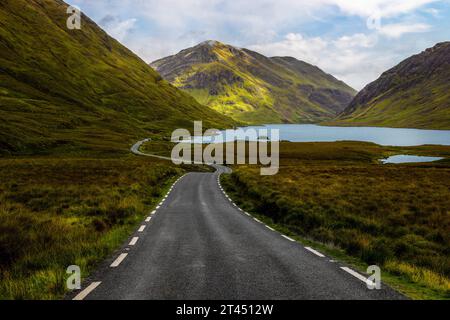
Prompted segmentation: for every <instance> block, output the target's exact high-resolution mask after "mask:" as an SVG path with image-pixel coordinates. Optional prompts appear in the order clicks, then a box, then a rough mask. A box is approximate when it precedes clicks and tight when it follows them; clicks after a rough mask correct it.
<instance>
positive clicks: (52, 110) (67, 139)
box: [0, 0, 234, 154]
mask: <svg viewBox="0 0 450 320" xmlns="http://www.w3.org/2000/svg"><path fill="white" fill-rule="evenodd" d="M66 8H67V4H66V3H64V2H63V1H60V0H1V1H0V119H1V121H0V153H11V154H17V153H41V152H50V151H51V150H53V151H58V152H62V151H71V152H72V151H73V152H80V150H81V151H89V150H104V151H106V152H108V151H110V150H117V149H121V150H125V151H126V150H127V148H128V146H129V145H130V143H132V142H134V141H136V140H137V138H142V137H147V136H149V135H151V134H152V133H159V132H167V131H170V130H171V129H174V128H178V127H183V128H186V127H189V126H191V123H192V120H204V121H205V122H206V124H205V125H206V126H214V127H217V126H219V127H220V126H222V127H223V126H230V125H233V123H234V122H233V121H231V119H228V118H226V117H224V116H222V115H221V114H219V113H217V112H214V111H212V110H210V109H208V108H206V107H205V106H202V105H200V104H199V103H198V102H196V101H195V99H193V98H192V97H190V96H189V95H187V94H186V93H184V92H182V91H181V90H178V89H176V88H174V87H173V86H172V85H170V84H169V83H168V82H166V81H164V80H163V79H162V78H161V76H160V75H159V74H158V73H156V72H155V71H154V70H153V69H152V68H151V67H149V66H148V65H147V64H146V63H145V62H144V61H142V60H141V59H140V58H139V57H137V56H136V55H134V54H133V53H132V52H131V51H129V50H128V49H127V48H125V47H124V46H122V45H121V44H120V43H119V42H117V41H116V40H114V39H113V38H111V37H109V36H108V35H107V34H106V33H105V32H104V31H103V30H101V29H100V28H99V27H98V26H97V25H96V24H95V23H94V22H92V21H91V20H90V19H89V18H88V17H86V16H84V15H83V17H82V27H81V30H69V29H68V28H67V27H66V20H67V18H68V17H69V16H68V14H67V13H66Z"/></svg>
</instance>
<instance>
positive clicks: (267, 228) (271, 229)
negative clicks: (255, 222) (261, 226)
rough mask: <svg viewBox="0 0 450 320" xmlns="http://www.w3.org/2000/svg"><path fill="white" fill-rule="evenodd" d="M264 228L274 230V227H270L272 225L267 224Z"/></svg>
mask: <svg viewBox="0 0 450 320" xmlns="http://www.w3.org/2000/svg"><path fill="white" fill-rule="evenodd" d="M266 228H267V229H269V230H272V231H275V229H274V228H272V227H269V226H268V225H266Z"/></svg>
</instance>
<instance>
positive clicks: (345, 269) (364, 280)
mask: <svg viewBox="0 0 450 320" xmlns="http://www.w3.org/2000/svg"><path fill="white" fill-rule="evenodd" d="M341 269H342V270H344V271H345V272H347V273H350V274H351V275H352V276H354V277H355V278H357V279H359V280H361V281H362V282H364V283H366V284H368V285H374V284H373V282H372V281H370V280H369V279H367V278H366V277H364V276H362V275H360V274H359V273H358V272H356V271H353V270H352V269H350V268H347V267H341Z"/></svg>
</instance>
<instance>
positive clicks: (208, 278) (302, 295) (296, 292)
mask: <svg viewBox="0 0 450 320" xmlns="http://www.w3.org/2000/svg"><path fill="white" fill-rule="evenodd" d="M138 150H139V147H137V149H136V150H135V151H138ZM215 167H216V169H217V171H216V172H215V173H189V174H187V175H185V176H184V177H182V178H181V179H180V180H179V181H177V183H175V184H174V186H173V188H172V189H171V191H170V193H169V194H168V195H167V197H166V198H165V200H164V202H163V203H161V204H160V206H158V208H157V210H156V211H155V212H153V214H150V215H149V217H148V218H147V219H146V221H143V223H142V226H141V227H139V229H138V230H137V231H136V232H135V234H133V235H131V236H130V239H129V240H128V241H127V243H126V244H125V245H124V246H123V247H122V248H121V250H120V251H119V252H117V253H116V254H115V255H114V256H113V257H111V259H110V260H108V261H106V262H105V264H104V266H103V267H101V268H100V269H99V270H98V271H97V272H96V273H95V274H94V275H93V276H92V277H91V278H90V279H89V281H88V282H87V283H85V284H84V288H83V290H82V291H80V292H78V293H76V294H77V296H76V299H101V300H104V299H127V300H128V299H138V300H141V299H404V297H403V296H402V295H400V294H399V293H397V292H395V291H394V290H392V289H390V288H389V287H387V286H385V285H384V284H383V285H382V289H381V290H369V289H368V288H367V285H366V283H365V282H364V281H363V280H364V278H363V276H362V275H361V274H358V273H355V272H354V271H353V270H351V269H349V268H347V267H346V266H345V265H343V264H341V263H339V262H335V261H333V260H331V258H329V257H326V256H324V255H322V254H321V253H320V252H317V251H314V250H311V249H310V248H308V249H307V248H305V247H304V246H303V245H301V244H300V243H298V242H295V241H292V239H289V238H288V237H285V236H284V235H282V234H280V233H278V232H276V231H274V230H272V229H270V228H269V227H267V226H265V225H264V224H263V223H261V222H259V221H257V220H255V219H254V218H252V217H251V216H250V215H248V214H246V213H245V212H243V211H242V210H241V209H239V208H238V207H236V206H235V205H234V204H233V203H232V202H231V200H230V199H229V198H228V197H227V195H226V194H225V193H224V192H223V190H222V189H221V186H220V184H219V182H218V179H219V176H220V174H222V173H224V172H225V171H227V170H229V169H227V168H224V167H221V166H215ZM74 295H75V294H74Z"/></svg>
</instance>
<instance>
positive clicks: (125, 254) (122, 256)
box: [111, 253, 128, 268]
mask: <svg viewBox="0 0 450 320" xmlns="http://www.w3.org/2000/svg"><path fill="white" fill-rule="evenodd" d="M127 255H128V253H122V254H121V255H120V256H119V257H118V258H117V259H116V260H115V261H114V262H113V263H112V264H111V268H117V267H118V266H119V265H120V264H121V263H122V261H123V260H124V259H125V258H126V257H127Z"/></svg>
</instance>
